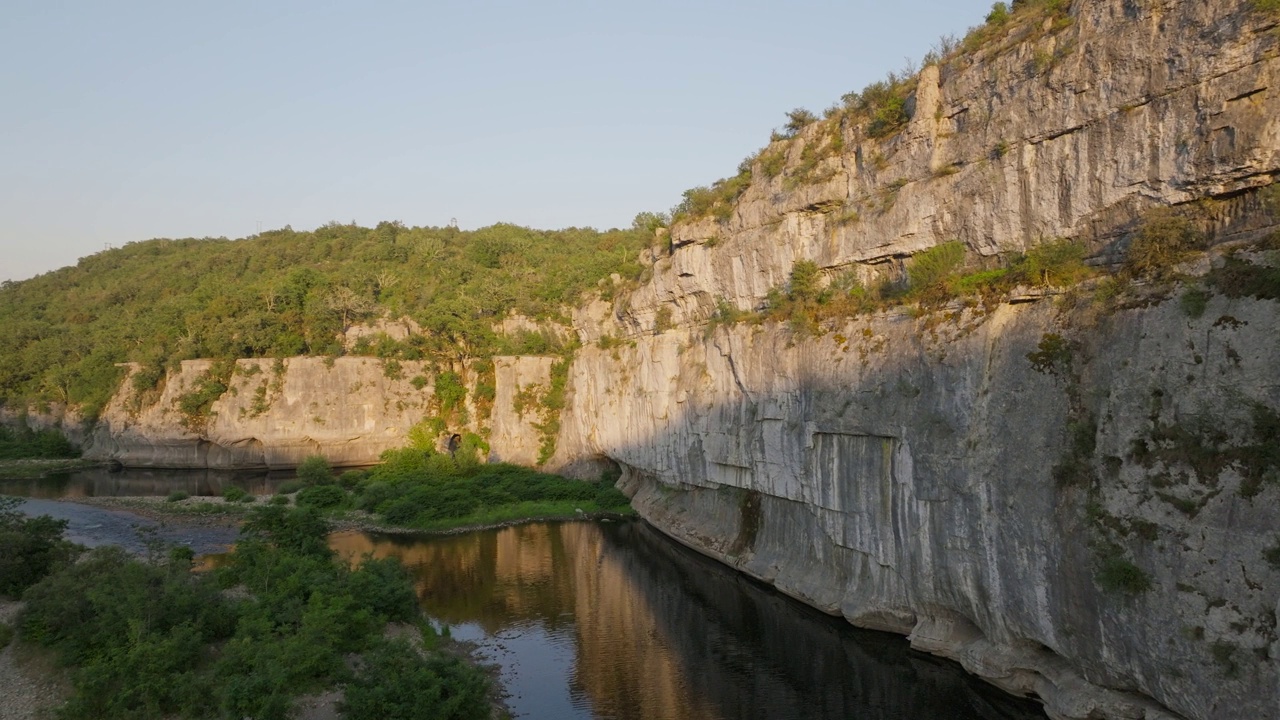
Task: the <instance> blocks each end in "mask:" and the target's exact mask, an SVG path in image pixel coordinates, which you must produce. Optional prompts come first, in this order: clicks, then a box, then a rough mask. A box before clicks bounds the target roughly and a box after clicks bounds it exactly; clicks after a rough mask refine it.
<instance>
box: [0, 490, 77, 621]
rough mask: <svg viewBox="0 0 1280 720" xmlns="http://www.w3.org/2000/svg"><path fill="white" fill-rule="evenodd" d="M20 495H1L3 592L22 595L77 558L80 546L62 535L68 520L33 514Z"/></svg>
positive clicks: (0, 578) (0, 582) (0, 577)
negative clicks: (25, 508) (25, 512)
mask: <svg viewBox="0 0 1280 720" xmlns="http://www.w3.org/2000/svg"><path fill="white" fill-rule="evenodd" d="M20 503H21V501H20V500H18V499H17V498H11V497H4V496H0V548H4V552H3V553H0V595H7V596H9V597H15V598H16V597H18V596H20V595H22V593H23V591H24V590H26V589H27V588H29V587H31V586H32V585H34V584H35V583H37V582H39V581H40V579H41V578H43V577H44V576H45V575H47V574H49V573H50V572H52V571H54V570H57V569H58V568H60V567H62V566H64V565H66V564H68V563H70V562H72V561H74V560H75V558H76V556H77V554H78V548H77V547H76V546H74V545H72V544H71V543H68V542H66V541H65V540H63V539H62V533H63V531H64V530H66V528H67V521H66V520H54V519H53V518H51V517H49V516H48V515H41V516H39V517H34V518H29V517H26V516H24V515H23V514H22V513H21V512H19V511H18V510H17V509H16V508H17V506H18V505H19V504H20Z"/></svg>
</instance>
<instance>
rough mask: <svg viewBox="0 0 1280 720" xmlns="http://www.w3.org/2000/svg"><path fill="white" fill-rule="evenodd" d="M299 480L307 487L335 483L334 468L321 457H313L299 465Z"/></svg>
mask: <svg viewBox="0 0 1280 720" xmlns="http://www.w3.org/2000/svg"><path fill="white" fill-rule="evenodd" d="M297 473H298V479H299V480H301V481H302V482H304V483H306V484H307V485H327V484H330V483H333V482H334V481H335V478H334V476H333V468H331V467H329V461H328V460H326V459H324V457H323V456H321V455H311V456H309V457H307V458H306V459H304V460H303V461H302V462H301V463H300V464H299V465H298V471H297Z"/></svg>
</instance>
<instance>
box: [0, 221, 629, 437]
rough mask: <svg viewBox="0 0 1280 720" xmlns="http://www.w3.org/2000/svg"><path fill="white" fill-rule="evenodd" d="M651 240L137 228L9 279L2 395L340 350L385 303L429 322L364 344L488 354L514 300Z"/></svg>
mask: <svg viewBox="0 0 1280 720" xmlns="http://www.w3.org/2000/svg"><path fill="white" fill-rule="evenodd" d="M652 239H653V235H652V233H651V232H645V231H644V230H643V229H642V228H632V229H625V230H609V231H604V232H601V231H597V230H594V229H592V228H568V229H564V230H556V231H541V230H533V229H530V228H525V227H520V226H517V225H510V224H499V225H493V226H490V227H485V228H480V229H478V230H473V231H463V230H459V229H457V228H455V227H443V228H441V227H405V226H404V225H402V224H400V223H395V222H383V223H379V224H378V225H377V226H376V227H373V228H367V227H360V226H357V225H354V224H352V225H342V224H337V223H330V224H328V225H324V226H322V227H319V228H317V229H316V230H314V231H312V232H296V231H294V230H292V229H290V228H287V227H286V228H284V229H282V230H274V231H269V232H264V233H261V234H259V235H255V236H252V237H249V238H244V239H241V240H227V239H225V238H218V239H209V238H206V239H193V238H188V239H182V240H169V239H157V240H146V241H142V242H134V243H129V244H127V245H125V246H124V247H121V248H116V249H111V250H106V251H104V252H100V253H97V254H95V255H91V256H89V257H86V258H83V259H81V260H80V262H79V263H78V264H77V265H75V266H74V267H66V268H62V269H61V270H56V271H53V272H50V273H46V274H44V275H40V276H38V277H35V278H32V279H30V280H25V281H21V282H6V283H4V284H3V285H0V403H5V404H16V403H19V402H33V401H34V402H67V403H73V404H79V405H81V406H82V407H83V408H84V410H85V411H86V413H87V414H88V415H89V416H90V417H92V416H94V415H95V414H96V413H97V412H99V411H100V410H101V408H102V406H103V405H104V404H105V403H106V401H107V400H108V399H109V398H110V396H111V394H112V393H113V392H114V390H115V388H116V386H117V384H118V383H119V380H120V377H121V373H122V371H121V370H120V369H119V368H118V367H116V364H117V363H122V362H127V361H132V362H139V363H142V365H143V368H144V369H143V372H142V373H140V377H139V378H137V380H136V382H138V383H139V384H140V385H144V386H149V385H154V384H155V383H156V382H158V381H159V379H160V378H161V377H163V371H164V368H165V367H173V366H176V364H177V363H178V362H180V361H181V360H185V359H192V358H218V359H235V358H249V357H281V356H292V355H303V354H307V355H339V354H342V353H343V352H344V348H343V347H342V344H341V342H340V340H339V334H340V332H341V331H343V330H344V329H346V327H348V326H350V325H351V324H354V323H357V322H360V321H364V320H368V319H371V318H374V317H378V316H390V317H401V316H407V317H410V318H412V319H413V320H414V321H416V322H417V323H418V324H419V325H420V326H421V327H422V329H423V333H422V335H420V336H415V337H411V338H410V339H409V340H407V341H403V342H393V343H388V342H385V341H384V342H381V343H372V344H366V345H364V346H362V348H361V351H362V352H368V353H370V354H373V353H376V354H379V355H382V356H384V357H399V358H404V359H423V358H426V359H431V358H439V359H441V360H450V359H457V358H461V357H482V356H486V355H492V354H494V353H496V352H499V351H501V350H502V349H503V347H502V339H501V338H499V337H497V336H495V334H494V332H493V330H492V326H493V324H494V322H495V321H497V320H499V319H500V318H501V317H503V316H504V315H505V314H506V313H508V312H509V311H512V310H515V311H518V312H520V313H523V314H525V315H529V316H531V317H535V318H548V317H555V316H557V315H558V313H559V311H560V308H561V307H562V306H563V305H564V304H565V303H572V302H573V301H574V300H576V299H577V297H578V296H579V295H580V294H581V293H582V292H583V291H584V290H586V289H588V288H591V287H593V286H594V285H595V284H596V283H597V282H598V281H599V280H601V279H602V278H606V277H608V276H609V275H610V274H611V273H620V274H622V275H623V276H626V277H634V276H636V275H638V273H639V272H640V270H641V268H640V266H639V264H638V260H637V257H638V254H639V251H640V250H641V249H642V248H643V247H644V246H646V245H647V244H648V243H650V242H651V241H652Z"/></svg>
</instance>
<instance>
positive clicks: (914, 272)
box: [907, 242, 965, 300]
mask: <svg viewBox="0 0 1280 720" xmlns="http://www.w3.org/2000/svg"><path fill="white" fill-rule="evenodd" d="M964 253H965V248H964V243H960V242H947V243H943V244H941V245H935V246H934V247H931V248H929V249H928V250H925V251H924V252H922V253H919V254H917V255H915V256H913V257H912V258H911V262H910V263H909V264H908V265H907V278H908V280H909V287H910V288H911V293H912V295H914V296H916V297H919V298H921V299H925V300H931V299H939V298H942V297H946V296H948V295H949V294H950V293H949V291H948V289H947V280H948V279H949V278H950V277H951V275H952V274H953V273H954V272H955V271H956V270H957V269H959V267H960V266H961V265H962V264H963V263H964Z"/></svg>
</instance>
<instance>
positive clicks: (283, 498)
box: [271, 495, 289, 505]
mask: <svg viewBox="0 0 1280 720" xmlns="http://www.w3.org/2000/svg"><path fill="white" fill-rule="evenodd" d="M271 504H272V505H288V504H289V496H288V495H275V496H272V498H271Z"/></svg>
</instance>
